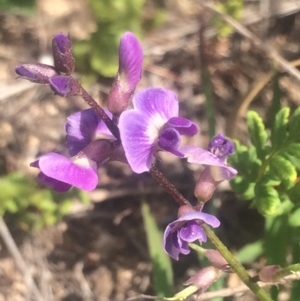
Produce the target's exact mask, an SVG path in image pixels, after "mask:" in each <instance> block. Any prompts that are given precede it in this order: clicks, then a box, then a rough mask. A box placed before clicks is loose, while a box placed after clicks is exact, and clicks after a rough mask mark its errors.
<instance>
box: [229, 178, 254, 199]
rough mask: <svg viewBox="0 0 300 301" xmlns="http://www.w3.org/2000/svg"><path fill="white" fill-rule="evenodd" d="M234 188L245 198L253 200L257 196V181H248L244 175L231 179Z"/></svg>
mask: <svg viewBox="0 0 300 301" xmlns="http://www.w3.org/2000/svg"><path fill="white" fill-rule="evenodd" d="M230 185H231V187H232V189H233V190H234V191H235V192H236V193H237V194H238V195H240V196H241V197H242V198H243V199H245V200H252V199H253V198H254V196H255V194H254V187H255V183H251V182H248V181H247V180H246V179H245V178H244V177H242V176H236V177H234V178H233V179H232V180H231V181H230Z"/></svg>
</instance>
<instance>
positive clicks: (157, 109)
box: [132, 88, 179, 130]
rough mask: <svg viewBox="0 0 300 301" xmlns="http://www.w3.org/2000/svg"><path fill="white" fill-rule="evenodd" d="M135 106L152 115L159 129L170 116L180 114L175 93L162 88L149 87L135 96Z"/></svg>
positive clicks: (152, 120) (154, 123) (153, 121)
mask: <svg viewBox="0 0 300 301" xmlns="http://www.w3.org/2000/svg"><path fill="white" fill-rule="evenodd" d="M132 102H133V106H134V108H135V109H136V110H139V111H141V112H143V114H144V115H147V116H149V117H151V123H152V124H153V125H154V126H156V127H157V129H158V130H159V129H160V128H161V126H162V125H164V124H165V123H166V122H167V121H168V120H169V119H170V118H172V117H177V116H178V110H179V106H178V99H177V96H176V94H175V93H173V92H172V91H170V90H165V89H161V88H148V89H146V90H143V91H141V92H139V93H136V94H135V96H134V97H133V100H132Z"/></svg>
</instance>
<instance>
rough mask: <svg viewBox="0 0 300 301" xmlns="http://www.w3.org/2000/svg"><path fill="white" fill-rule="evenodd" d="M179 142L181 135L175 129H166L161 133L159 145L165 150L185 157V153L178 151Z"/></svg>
mask: <svg viewBox="0 0 300 301" xmlns="http://www.w3.org/2000/svg"><path fill="white" fill-rule="evenodd" d="M179 144H180V135H179V133H178V132H177V131H176V130H175V129H171V128H170V129H165V130H163V131H162V133H161V134H160V135H159V138H158V145H159V146H160V147H161V148H162V149H163V150H165V151H167V152H170V153H172V154H174V155H175V156H178V157H181V158H182V157H184V155H183V154H182V153H181V152H179V151H178V147H179Z"/></svg>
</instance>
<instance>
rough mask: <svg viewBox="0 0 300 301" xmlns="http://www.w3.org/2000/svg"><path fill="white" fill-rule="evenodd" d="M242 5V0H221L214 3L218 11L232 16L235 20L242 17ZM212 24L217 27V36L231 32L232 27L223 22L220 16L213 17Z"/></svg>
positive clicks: (224, 35)
mask: <svg viewBox="0 0 300 301" xmlns="http://www.w3.org/2000/svg"><path fill="white" fill-rule="evenodd" d="M243 7H244V1H243V0H227V1H222V2H217V3H216V9H218V11H220V12H222V13H225V14H227V15H229V16H230V17H232V18H233V19H235V20H240V19H241V17H242V12H243ZM213 24H214V26H215V27H216V29H217V34H218V35H219V36H223V37H226V36H228V35H230V34H232V33H233V30H232V27H231V26H230V25H229V24H228V23H225V22H224V21H223V20H221V19H220V18H217V17H215V18H213Z"/></svg>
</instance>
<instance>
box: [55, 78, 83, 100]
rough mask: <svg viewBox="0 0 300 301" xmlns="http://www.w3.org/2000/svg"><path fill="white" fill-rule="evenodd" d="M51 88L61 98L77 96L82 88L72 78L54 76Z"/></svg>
mask: <svg viewBox="0 0 300 301" xmlns="http://www.w3.org/2000/svg"><path fill="white" fill-rule="evenodd" d="M49 83H50V87H51V89H52V90H53V91H54V93H55V94H58V95H60V96H77V95H80V93H81V86H80V84H79V83H78V81H76V80H75V79H74V78H73V77H71V76H64V75H61V76H53V77H51V78H50V80H49Z"/></svg>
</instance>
